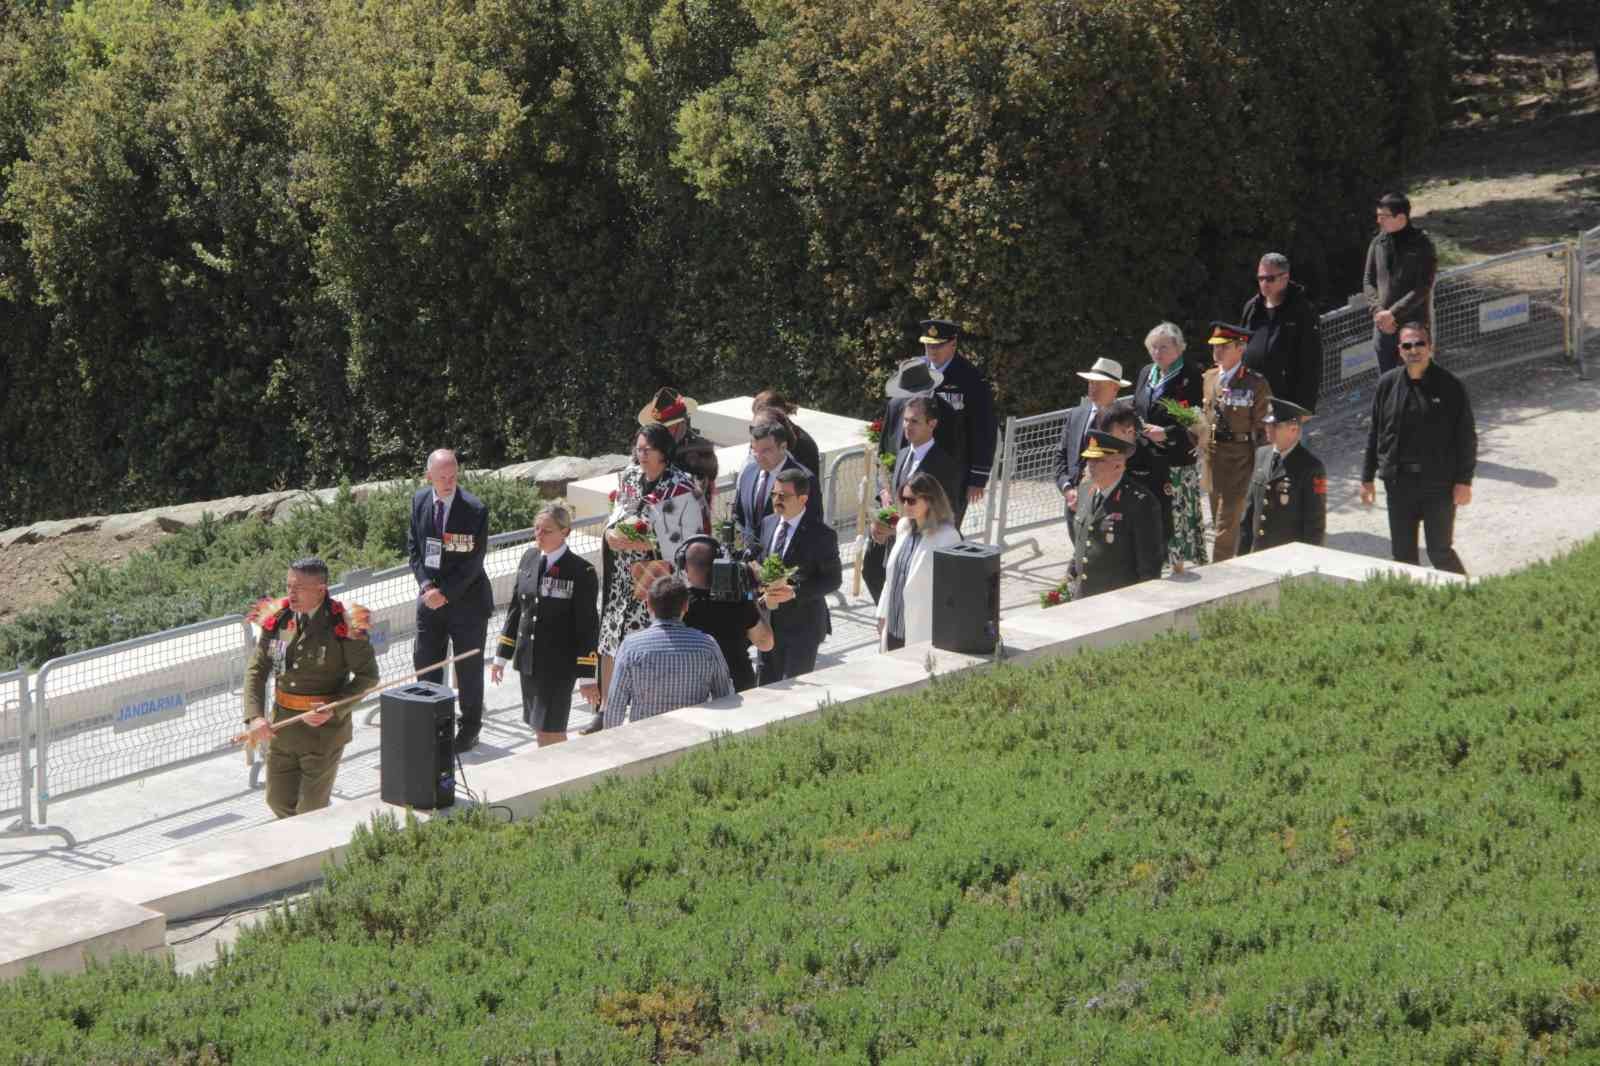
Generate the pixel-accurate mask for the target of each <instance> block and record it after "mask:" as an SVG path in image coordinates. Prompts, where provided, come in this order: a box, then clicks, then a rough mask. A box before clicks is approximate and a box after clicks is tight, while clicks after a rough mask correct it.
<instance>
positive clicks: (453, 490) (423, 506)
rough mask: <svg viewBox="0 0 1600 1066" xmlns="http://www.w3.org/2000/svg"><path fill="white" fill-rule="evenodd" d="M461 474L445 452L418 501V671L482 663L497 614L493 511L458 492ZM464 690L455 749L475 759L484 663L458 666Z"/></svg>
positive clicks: (440, 675) (412, 544)
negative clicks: (449, 659)
mask: <svg viewBox="0 0 1600 1066" xmlns="http://www.w3.org/2000/svg"><path fill="white" fill-rule="evenodd" d="M459 472H460V466H459V464H458V463H457V462H456V453H455V452H453V451H451V450H450V449H448V448H440V449H439V450H438V451H436V452H434V453H432V454H431V455H429V456H428V467H427V476H428V487H427V488H425V489H422V490H420V491H418V493H417V494H416V495H415V496H413V497H412V498H411V527H410V529H408V530H407V531H406V554H407V555H408V556H409V557H410V559H411V573H412V574H414V575H415V576H416V579H417V588H418V590H419V594H418V597H417V642H416V647H415V650H414V651H413V652H412V655H411V661H412V664H413V665H414V666H415V667H417V668H418V669H421V668H422V667H424V666H427V665H428V664H430V663H436V662H438V661H439V660H440V659H443V658H445V657H446V656H448V655H450V654H455V655H460V654H461V653H462V652H464V651H468V650H473V649H475V650H477V651H478V652H479V653H480V655H481V652H482V651H483V644H484V640H485V638H486V637H487V636H488V631H489V616H490V615H491V614H493V613H494V590H493V589H492V588H490V586H489V578H488V575H486V574H485V573H484V572H483V556H484V553H485V552H487V551H488V550H489V508H488V505H486V504H485V503H484V502H483V501H482V500H480V499H478V498H477V497H476V496H474V495H472V493H470V492H468V491H467V490H466V489H463V488H460V487H459V486H458V485H457V484H456V477H457V474H458V473H459ZM447 648H454V651H453V652H451V651H447V650H446V649H447ZM422 680H424V681H433V682H442V681H443V680H444V671H443V670H430V671H429V672H428V673H426V674H424V675H422ZM456 686H457V692H456V705H457V708H458V709H459V711H460V712H461V722H460V725H459V727H458V728H457V730H456V739H455V749H456V751H457V752H463V751H470V750H472V748H473V747H474V746H475V745H476V744H477V743H478V732H479V731H480V730H481V729H482V728H483V659H482V658H481V657H478V658H472V659H466V660H463V661H462V662H459V663H457V664H456Z"/></svg>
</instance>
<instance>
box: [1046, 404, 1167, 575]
mask: <svg viewBox="0 0 1600 1066" xmlns="http://www.w3.org/2000/svg"><path fill="white" fill-rule="evenodd" d="M1084 443H1085V447H1084V449H1083V458H1085V459H1087V460H1088V461H1089V480H1090V482H1092V483H1093V486H1094V488H1093V489H1092V490H1088V491H1086V492H1084V493H1083V494H1081V495H1080V496H1079V499H1078V510H1077V514H1076V516H1075V517H1074V518H1073V536H1072V549H1073V550H1072V568H1071V570H1070V571H1069V573H1070V576H1071V578H1072V598H1073V599H1075V600H1077V599H1082V598H1083V597H1085V596H1093V595H1095V594H1097V593H1101V592H1110V591H1112V590H1113V589H1120V588H1123V587H1125V586H1127V585H1133V584H1137V583H1138V582H1140V581H1149V580H1152V579H1154V578H1158V577H1160V576H1161V563H1162V561H1163V560H1165V559H1166V557H1167V539H1166V537H1165V536H1163V535H1162V532H1161V505H1160V504H1159V503H1157V502H1156V498H1155V497H1154V496H1153V495H1151V494H1150V491H1149V490H1148V489H1146V488H1145V487H1144V486H1143V485H1140V484H1139V483H1138V482H1136V481H1134V480H1133V479H1132V478H1128V477H1124V476H1123V474H1124V472H1125V470H1126V468H1127V465H1128V458H1129V457H1130V456H1131V455H1133V444H1132V443H1130V442H1128V441H1125V440H1122V439H1121V438H1119V437H1117V436H1115V435H1114V434H1112V433H1108V432H1106V431H1105V430H1100V429H1091V430H1090V431H1089V435H1088V438H1087V439H1086V440H1085V442H1084Z"/></svg>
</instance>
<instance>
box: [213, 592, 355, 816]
mask: <svg viewBox="0 0 1600 1066" xmlns="http://www.w3.org/2000/svg"><path fill="white" fill-rule="evenodd" d="M287 602H288V601H284V604H285V605H284V606H282V607H281V608H280V609H279V610H278V611H276V612H275V613H274V614H272V615H269V616H268V617H267V618H266V619H265V621H264V622H263V623H262V627H261V639H260V640H258V641H257V642H256V650H255V653H254V654H253V655H252V656H251V657H250V664H249V665H248V666H247V667H245V672H244V720H245V724H246V726H248V725H249V723H250V722H251V721H253V720H254V719H256V718H258V717H261V718H267V717H269V716H268V714H267V712H266V710H265V706H266V688H267V677H268V675H270V674H273V673H274V672H276V674H277V680H276V682H275V684H274V686H273V707H272V714H271V715H270V720H271V721H273V722H278V721H282V720H283V719H285V718H293V717H294V716H295V715H297V714H301V713H304V712H305V711H308V710H314V709H315V707H316V706H318V705H321V704H326V703H332V702H334V701H335V700H339V699H343V698H344V697H346V696H354V695H355V694H356V693H358V692H364V691H366V690H367V689H369V688H371V687H372V686H374V685H376V684H377V683H378V660H377V656H375V655H374V654H373V651H372V645H371V643H369V642H368V640H367V637H366V634H365V633H364V632H362V631H359V630H356V629H354V628H352V627H351V626H349V625H348V624H347V622H346V621H345V618H344V608H343V607H342V606H341V605H340V604H339V602H338V601H337V600H332V599H324V600H323V602H322V606H320V607H318V608H317V609H316V610H315V611H313V612H311V614H310V615H309V616H307V617H306V618H305V619H304V621H303V622H300V623H296V621H295V615H294V612H293V611H291V610H290V609H289V608H288V606H287ZM341 633H342V634H343V635H340V634H341ZM353 710H354V708H353V707H345V708H342V709H341V710H339V711H336V712H334V717H333V718H330V719H329V720H328V721H326V722H324V723H323V724H322V725H320V726H315V727H313V726H308V725H305V724H304V723H300V724H297V725H292V726H288V727H286V728H285V729H283V730H282V731H281V732H279V733H278V734H277V735H276V736H274V737H273V738H272V742H271V744H270V745H269V746H268V748H267V806H268V807H269V808H271V810H272V813H273V814H275V815H277V816H278V817H279V818H289V817H291V816H293V815H296V814H304V813H306V812H307V811H314V810H317V809H319V808H321V807H326V806H327V805H328V799H329V797H330V796H331V795H332V794H333V779H334V776H335V775H336V774H337V773H338V771H339V758H340V756H341V755H343V754H344V746H345V745H346V744H348V743H350V736H351V725H350V715H351V712H352V711H353Z"/></svg>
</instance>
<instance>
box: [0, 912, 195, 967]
mask: <svg viewBox="0 0 1600 1066" xmlns="http://www.w3.org/2000/svg"><path fill="white" fill-rule="evenodd" d="M166 936H167V919H166V916H165V915H163V914H161V913H160V912H159V911H155V910H152V909H150V908H148V907H140V906H137V905H135V904H132V903H127V902H125V901H123V900H120V899H114V898H111V897H107V896H101V895H90V894H85V893H73V894H71V895H60V896H56V897H55V898H53V899H50V900H48V901H46V902H41V903H35V904H33V905H32V906H29V907H25V908H23V909H21V910H16V911H11V912H9V913H7V914H6V918H5V921H4V922H3V923H0V979H4V980H9V979H11V978H14V977H20V976H22V975H23V974H25V973H27V972H28V970H29V969H30V968H33V967H37V968H38V969H39V971H40V972H42V973H76V972H77V971H79V970H82V969H83V968H84V965H85V963H86V962H87V961H88V960H89V959H90V958H95V959H102V960H103V959H109V958H111V956H113V955H116V954H119V953H121V952H129V953H132V954H135V955H138V954H143V953H145V952H158V951H164V950H166Z"/></svg>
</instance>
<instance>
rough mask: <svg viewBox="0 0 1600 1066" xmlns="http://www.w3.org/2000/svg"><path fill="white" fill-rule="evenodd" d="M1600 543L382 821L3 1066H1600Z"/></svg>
mask: <svg viewBox="0 0 1600 1066" xmlns="http://www.w3.org/2000/svg"><path fill="white" fill-rule="evenodd" d="M1597 590H1600V546H1596V545H1593V544H1591V545H1589V546H1587V547H1585V548H1583V549H1582V550H1580V551H1579V552H1578V553H1576V554H1575V555H1573V556H1571V557H1569V558H1567V559H1564V560H1561V561H1558V562H1555V563H1552V564H1548V565H1541V566H1537V567H1534V568H1532V569H1531V570H1529V571H1527V572H1525V573H1521V574H1518V575H1515V576H1511V577H1506V578H1490V579H1485V580H1482V581H1480V582H1478V583H1476V584H1474V585H1473V586H1471V587H1467V588H1461V587H1447V588H1442V589H1427V588H1422V587H1418V586H1415V585H1410V584H1405V583H1401V582H1395V581H1381V582H1376V583H1372V584H1368V585H1365V586H1361V587H1353V588H1335V587H1324V586H1298V585H1296V586H1286V587H1285V588H1284V589H1283V594H1282V605H1281V608H1280V609H1275V610H1262V609H1249V610H1246V609H1230V610H1222V611H1219V612H1217V613H1215V614H1212V615H1210V616H1208V617H1207V618H1206V619H1205V620H1204V621H1203V625H1202V634H1201V636H1200V637H1198V638H1190V637H1169V638H1164V639H1160V640H1157V641H1154V642H1151V643H1146V644H1141V645H1136V646H1128V647H1123V648H1120V649H1114V650H1109V651H1099V652H1091V653H1087V654H1083V655H1079V656H1073V657H1070V658H1063V659H1056V660H1052V661H1049V662H1046V663H1043V664H1039V665H1037V666H1031V667H1027V668H1018V667H1000V668H997V669H994V670H992V671H988V672H985V673H983V674H981V675H976V676H972V677H968V678H960V679H951V680H937V681H935V683H934V684H933V685H932V686H931V687H929V688H928V689H926V690H924V691H922V692H919V693H916V694H912V695H908V696H901V697H895V698H887V699H882V700H877V701H872V702H869V703H866V704H863V705H859V706H853V707H848V708H833V709H828V710H825V711H824V713H823V716H822V717H821V719H820V720H819V721H816V722H813V723H810V724H806V725H803V726H796V727H792V728H788V729H783V730H779V731H776V732H774V733H769V734H768V735H767V736H765V737H762V738H760V739H753V740H750V741H724V742H720V743H717V744H714V745H712V746H711V747H710V748H708V749H705V750H702V751H700V752H698V753H695V754H693V755H691V756H690V757H688V758H686V759H685V760H683V761H682V762H681V763H679V764H677V765H676V766H674V767H673V768H671V769H668V770H665V771H662V772H659V773H656V774H654V775H652V776H650V777H647V778H643V779H636V780H630V781H620V780H612V781H608V782H606V783H604V784H603V785H601V786H600V787H598V788H597V789H595V790H594V791H592V792H590V793H588V794H586V795H583V796H579V797H575V798H567V799H562V800H559V801H556V802H553V803H552V804H551V805H549V806H548V807H547V808H546V809H545V810H544V811H543V812H542V813H541V814H540V815H539V816H538V817H537V818H536V819H534V820H532V821H530V822H525V823H517V824H513V825H498V824H494V825H491V824H489V823H488V821H487V820H486V819H485V818H484V817H482V816H458V817H456V818H453V819H451V820H448V821H435V822H431V823H429V824H427V825H418V824H416V823H408V824H405V825H396V824H395V823H394V822H393V821H392V820H389V821H381V822H379V823H378V824H376V825H375V826H374V827H373V828H372V829H370V830H366V831H362V832H360V833H358V834H357V837H356V839H355V841H354V843H353V847H352V848H351V851H350V856H349V861H348V863H347V864H346V865H344V866H342V867H340V868H337V869H331V870H329V871H328V876H327V881H326V883H325V885H324V886H323V887H321V888H320V889H319V890H318V891H316V892H315V893H314V894H313V895H312V896H311V897H310V898H309V899H308V900H306V901H305V902H304V903H303V904H302V905H301V906H299V907H298V908H297V909H295V910H293V911H290V912H283V913H279V914H276V915H275V916H274V917H273V918H272V919H271V920H270V921H269V922H268V923H266V925H265V926H264V927H263V928H260V929H258V930H255V931H251V932H246V933H245V934H243V935H242V936H241V938H240V940H239V941H238V943H237V945H236V947H235V948H234V949H233V950H230V951H225V952H223V953H221V954H220V955H219V957H218V960H217V962H216V964H215V965H214V966H213V967H211V968H209V969H208V970H207V971H205V972H203V973H200V974H198V975H196V976H192V977H190V976H178V975H175V974H174V973H173V972H172V970H171V968H170V967H168V966H163V965H161V964H159V963H154V962H132V961H121V962H117V963H114V964H112V965H110V966H108V967H105V968H101V969H97V970H94V971H92V972H89V973H86V974H82V975H77V976H71V977H56V978H50V979H46V978H43V977H39V976H30V977H27V978H24V979H21V980H18V981H16V982H14V983H12V984H10V985H7V986H5V987H3V988H0V1031H4V1032H5V1033H7V1034H8V1035H10V1037H11V1040H10V1042H9V1047H8V1049H7V1050H6V1051H5V1052H3V1054H4V1055H5V1056H6V1061H9V1062H15V1063H26V1064H29V1066H47V1064H49V1066H54V1064H66V1063H71V1064H74V1066H78V1064H84V1063H161V1064H169V1063H206V1062H217V1063H306V1062H340V1063H347V1064H363V1063H371V1064H383V1066H390V1064H392V1063H395V1062H413V1061H415V1062H422V1061H426V1062H445V1063H472V1064H477V1063H491V1064H500V1066H511V1064H518V1066H534V1064H546V1063H558V1062H559V1063H562V1064H566V1066H573V1064H602V1063H619V1064H620V1063H654V1062H669V1061H687V1060H689V1059H691V1058H693V1059H695V1060H696V1061H703V1062H709V1063H735V1062H749V1063H830V1064H832V1063H885V1064H886V1063H899V1064H908V1066H909V1064H917V1066H924V1064H945V1063H950V1064H954V1063H990V1064H1002V1063H1071V1062H1080V1063H1089V1062H1098V1063H1130V1064H1131V1063H1140V1064H1145V1063H1174V1064H1176V1063H1182V1064H1186V1066H1187V1064H1194V1063H1209V1062H1225V1061H1227V1062H1232V1061H1266V1060H1269V1059H1270V1060H1293V1061H1297V1062H1305V1063H1350V1062H1361V1063H1385V1064H1398V1063H1418V1064H1421V1063H1427V1064H1430V1066H1433V1064H1439V1063H1454V1064H1465V1063H1489V1062H1551V1061H1570V1062H1594V1061H1596V1060H1597V1058H1600V1007H1597V1004H1600V951H1597V946H1596V931H1597V929H1600V915H1597V913H1596V900H1597V899H1600V894H1597V893H1593V891H1592V890H1593V889H1594V887H1595V877H1594V873H1595V868H1596V862H1597V859H1596V850H1595V846H1594V842H1595V833H1594V825H1595V819H1596V815H1597V813H1600V810H1597V801H1596V798H1595V797H1596V789H1595V787H1594V781H1593V778H1594V775H1595V770H1594V767H1593V765H1592V762H1593V752H1594V739H1595V735H1596V728H1595V727H1596V712H1595V708H1596V706H1597V705H1600V660H1597V658H1596V656H1595V655H1594V654H1593V643H1594V640H1593V634H1594V633H1595V632H1596V631H1597V627H1600V591H1597Z"/></svg>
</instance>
